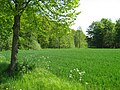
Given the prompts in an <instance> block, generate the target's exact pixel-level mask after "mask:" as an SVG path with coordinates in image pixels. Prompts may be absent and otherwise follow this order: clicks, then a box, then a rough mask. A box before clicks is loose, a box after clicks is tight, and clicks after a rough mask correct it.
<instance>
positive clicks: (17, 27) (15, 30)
mask: <svg viewBox="0 0 120 90" xmlns="http://www.w3.org/2000/svg"><path fill="white" fill-rule="evenodd" d="M19 31H20V15H15V16H14V24H13V41H12V51H11V63H10V67H9V73H10V74H12V73H13V72H14V70H15V68H16V63H17V53H18V38H19Z"/></svg>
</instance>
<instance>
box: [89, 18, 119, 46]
mask: <svg viewBox="0 0 120 90" xmlns="http://www.w3.org/2000/svg"><path fill="white" fill-rule="evenodd" d="M87 42H88V47H96V48H120V19H118V20H117V21H116V22H115V23H113V22H112V20H110V19H107V18H102V19H101V20H100V21H95V22H93V23H92V24H91V25H90V26H89V28H88V30H87Z"/></svg>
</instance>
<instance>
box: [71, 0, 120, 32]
mask: <svg viewBox="0 0 120 90" xmlns="http://www.w3.org/2000/svg"><path fill="white" fill-rule="evenodd" d="M77 10H78V11H81V13H80V15H79V16H78V17H77V19H76V21H75V25H73V26H72V28H73V29H77V28H78V27H79V26H80V27H81V28H82V30H83V32H84V33H85V34H87V33H86V30H87V28H88V27H89V26H90V25H91V24H92V22H93V21H100V20H101V19H102V18H108V19H111V20H112V21H113V22H115V21H116V20H118V19H119V18H120V0H80V6H79V8H78V9H77Z"/></svg>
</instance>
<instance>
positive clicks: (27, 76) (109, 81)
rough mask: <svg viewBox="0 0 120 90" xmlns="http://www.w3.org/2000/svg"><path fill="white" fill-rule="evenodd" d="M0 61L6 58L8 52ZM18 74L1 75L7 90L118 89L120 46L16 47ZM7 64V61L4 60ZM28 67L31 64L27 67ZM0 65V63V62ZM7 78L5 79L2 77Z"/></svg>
mask: <svg viewBox="0 0 120 90" xmlns="http://www.w3.org/2000/svg"><path fill="white" fill-rule="evenodd" d="M1 55H2V56H4V57H5V59H4V60H2V62H0V63H4V62H8V60H10V52H9V51H7V52H2V53H1ZM18 57H19V63H20V65H23V64H24V67H22V69H21V72H22V73H23V72H24V73H23V74H20V76H19V77H17V78H16V77H15V78H9V77H4V79H3V80H2V82H1V85H0V87H1V88H9V89H10V90H20V89H21V90H67V89H68V90H119V89H120V49H60V50H59V49H45V50H40V51H36V50H29V51H25V50H24V51H19V54H18ZM5 65H8V64H5ZM27 66H28V67H34V68H33V69H30V70H29V69H28V68H27ZM2 67H4V65H3V66H2ZM6 78H7V79H6Z"/></svg>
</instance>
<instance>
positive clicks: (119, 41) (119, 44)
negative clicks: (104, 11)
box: [115, 19, 120, 48]
mask: <svg viewBox="0 0 120 90" xmlns="http://www.w3.org/2000/svg"><path fill="white" fill-rule="evenodd" d="M115 30H116V35H115V47H116V48H120V19H118V20H117V21H116V25H115Z"/></svg>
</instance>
